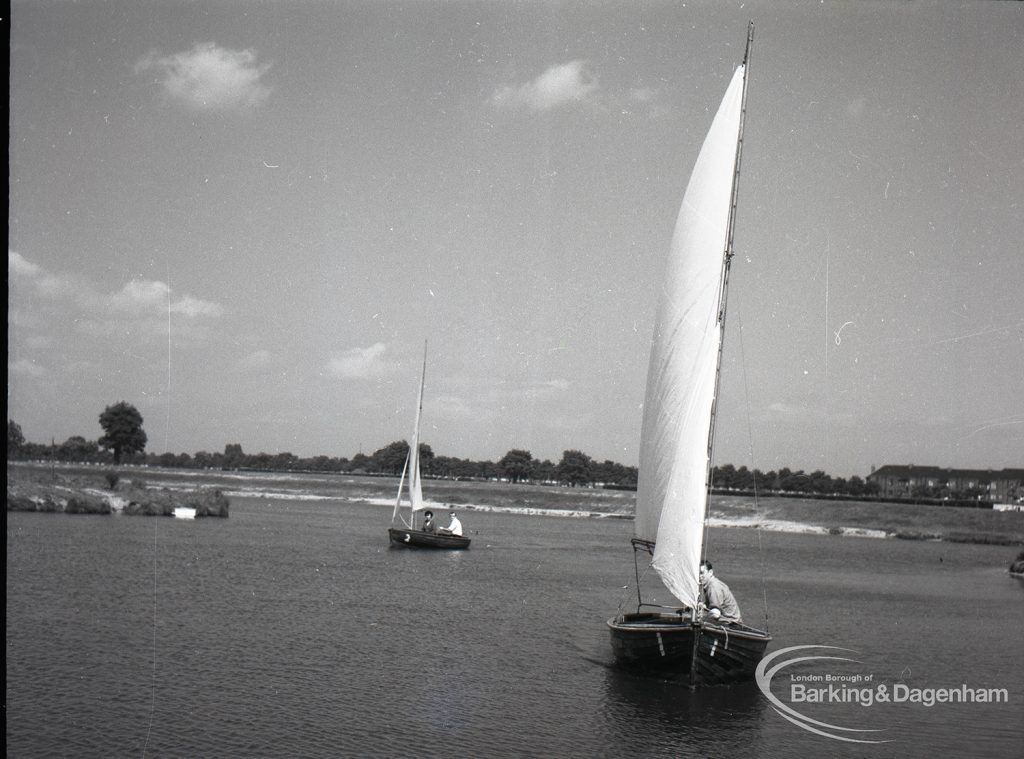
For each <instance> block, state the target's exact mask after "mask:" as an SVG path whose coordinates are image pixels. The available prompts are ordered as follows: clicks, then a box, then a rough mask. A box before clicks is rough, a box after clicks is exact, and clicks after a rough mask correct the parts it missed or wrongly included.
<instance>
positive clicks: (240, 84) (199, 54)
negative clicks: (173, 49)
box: [135, 42, 270, 111]
mask: <svg viewBox="0 0 1024 759" xmlns="http://www.w3.org/2000/svg"><path fill="white" fill-rule="evenodd" d="M269 68H270V65H269V64H263V65H257V63H256V53H255V52H253V51H252V50H229V49H227V48H223V47H219V46H218V45H215V44H214V43H212V42H206V43H200V44H197V45H196V46H195V47H193V48H192V49H191V50H189V51H187V52H183V53H175V54H173V55H167V56H159V55H158V54H157V53H155V52H153V53H150V54H149V55H147V56H145V57H144V58H142V59H141V60H139V62H138V63H136V64H135V72H136V73H137V74H141V73H146V72H150V71H152V72H154V73H155V75H156V77H157V79H156V81H157V83H158V84H159V85H160V86H161V87H162V88H163V90H164V92H165V93H166V94H167V95H168V96H169V97H170V98H171V99H173V100H176V101H178V102H180V103H183V104H185V105H186V106H188V107H190V108H194V109H196V110H200V111H214V110H230V109H233V108H254V107H256V106H258V105H259V104H260V103H262V102H263V101H264V100H266V99H267V97H268V96H269V95H270V87H268V86H267V85H265V84H263V82H262V81H261V79H262V78H263V75H264V74H266V73H267V71H268V70H269Z"/></svg>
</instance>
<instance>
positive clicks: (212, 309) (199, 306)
mask: <svg viewBox="0 0 1024 759" xmlns="http://www.w3.org/2000/svg"><path fill="white" fill-rule="evenodd" d="M170 310H171V313H175V314H184V315H185V316H187V317H189V318H192V319H194V318H196V317H198V316H212V317H217V316H223V315H224V307H223V306H221V305H219V304H217V303H211V302H210V301H206V300H199V299H198V298H193V297H192V296H191V295H183V296H182V297H181V299H179V300H178V301H176V302H172V303H171V308H170Z"/></svg>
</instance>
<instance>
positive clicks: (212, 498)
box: [7, 462, 230, 518]
mask: <svg viewBox="0 0 1024 759" xmlns="http://www.w3.org/2000/svg"><path fill="white" fill-rule="evenodd" d="M229 506H230V504H229V501H228V498H227V496H225V495H224V494H223V493H222V492H221V491H220V490H219V489H216V488H207V487H202V488H198V489H194V490H191V491H184V492H181V491H170V490H168V489H165V488H156V489H153V488H149V487H147V485H146V483H145V481H144V480H142V479H139V478H132V479H127V478H122V477H121V476H120V474H118V473H116V472H115V471H114V470H112V469H107V470H98V469H92V470H89V469H84V470H83V469H75V468H64V467H62V468H60V469H58V468H56V467H54V468H49V469H48V468H45V467H31V466H26V465H17V464H12V463H11V462H8V465H7V510H8V511H38V512H45V513H64V514H102V515H109V514H115V513H120V514H126V515H128V516H168V517H173V516H174V515H175V509H179V508H185V509H194V510H195V516H196V517H197V518H199V517H221V518H225V517H227V516H228V512H229Z"/></svg>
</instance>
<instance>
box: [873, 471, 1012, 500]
mask: <svg viewBox="0 0 1024 759" xmlns="http://www.w3.org/2000/svg"><path fill="white" fill-rule="evenodd" d="M867 480H868V482H871V483H874V484H875V485H877V486H878V492H879V494H880V495H883V496H886V497H890V498H912V497H914V496H920V495H925V494H927V495H933V496H937V497H943V496H944V495H945V496H948V495H952V494H966V495H969V496H972V497H976V498H978V499H979V500H985V501H991V502H992V503H1005V504H1018V503H1022V502H1024V469H999V470H996V469H943V468H942V467H937V466H915V465H913V464H910V465H909V466H905V465H902V464H886V465H885V466H883V467H880V468H878V469H876V470H874V471H873V472H872V473H871V474H869V475H868V477H867Z"/></svg>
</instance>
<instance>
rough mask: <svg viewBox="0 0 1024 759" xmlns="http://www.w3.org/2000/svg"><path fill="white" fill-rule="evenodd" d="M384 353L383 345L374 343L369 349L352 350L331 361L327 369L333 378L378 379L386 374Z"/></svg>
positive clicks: (384, 347) (385, 349)
mask: <svg viewBox="0 0 1024 759" xmlns="http://www.w3.org/2000/svg"><path fill="white" fill-rule="evenodd" d="M386 351H387V347H386V346H385V345H384V343H374V344H373V345H371V346H370V347H369V348H352V349H350V350H347V351H345V352H344V353H343V354H341V355H340V356H337V357H336V358H333V359H331V361H330V362H329V363H328V365H327V368H328V371H329V372H330V373H331V374H333V375H334V376H336V377H344V378H346V379H361V378H365V377H379V376H381V375H383V374H385V373H387V365H386V363H385V361H384V354H385V352H386Z"/></svg>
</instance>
